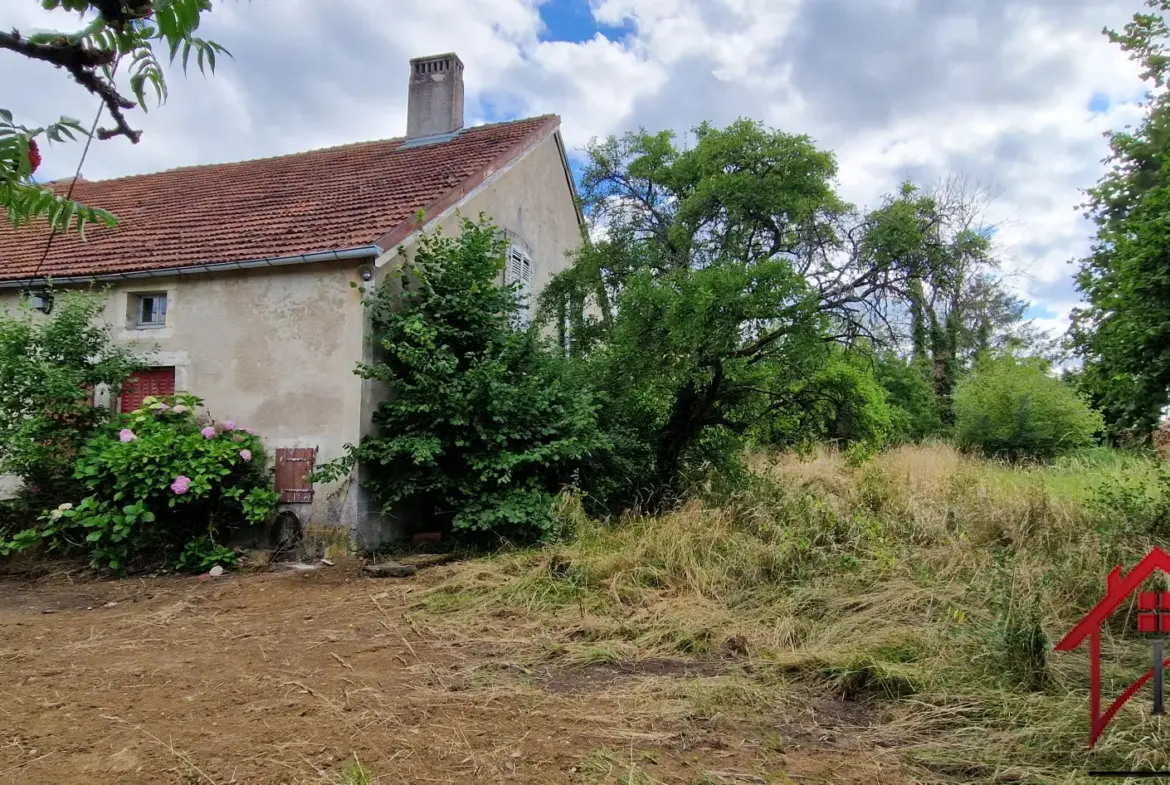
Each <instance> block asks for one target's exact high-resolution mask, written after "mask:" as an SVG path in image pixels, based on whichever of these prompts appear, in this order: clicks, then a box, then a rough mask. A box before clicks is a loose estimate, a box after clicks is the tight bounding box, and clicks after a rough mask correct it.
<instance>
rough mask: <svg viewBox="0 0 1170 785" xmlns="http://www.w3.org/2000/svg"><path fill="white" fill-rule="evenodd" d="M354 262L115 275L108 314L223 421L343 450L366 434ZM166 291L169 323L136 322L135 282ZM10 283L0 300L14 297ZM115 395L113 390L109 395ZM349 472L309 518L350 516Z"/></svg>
mask: <svg viewBox="0 0 1170 785" xmlns="http://www.w3.org/2000/svg"><path fill="white" fill-rule="evenodd" d="M357 264H358V263H357V262H349V263H345V262H335V263H329V264H305V265H296V266H289V267H276V268H268V269H263V270H246V271H237V272H231V273H222V274H215V275H188V276H183V277H182V278H155V279H139V280H131V281H125V282H119V283H117V284H115V285H113V286H111V287H110V290H109V291H110V294H109V299H108V301H107V305H106V308H105V313H104V318H105V320H106V321H108V322H109V323H110V324H112V325H114V327H115V329H114V338H115V340H116V341H117V342H119V343H121V344H125V345H129V346H133V347H135V348H137V349H139V350H141V351H142V352H144V353H148V354H149V357H150V361H149V364H151V365H157V366H174V367H175V387H176V390H178V391H187V392H191V393H193V394H195V395H198V396H200V397H201V398H203V400H204V403H205V405H206V407H207V410H208V412H209V413H210V414H211V416H212V417H214V418H215V419H216V420H218V421H223V420H228V419H232V420H235V421H236V422H237V423H239V424H240V425H241V426H245V425H246V426H248V427H250V428H252V429H253V430H255V431H256V432H257V433H258V434H259V435H260V436H261V437H262V438H263V440H264V442H265V445H266V447H267V448H268V449H269V451H270V458H271V450H273V449H274V448H276V447H318V448H319V452H318V459H319V461H325V460H329V459H331V458H336V457H338V456H339V455H340V454H341V450H342V446H343V445H344V444H345V443H346V442H352V441H355V440H356V439H357V437H358V418H359V413H360V407H361V380H360V379H358V377H356V376H355V375H354V374H353V368H354V366H355V364H356V363H357V362H358V360H359V359H360V358H361V346H362V320H363V316H362V311H363V309H362V306H361V298H360V295H359V293H358V292H357V290H355V289H353V288H352V287H351V286H350V285H349V284H350V281H357V280H358V279H357V276H356V274H355V268H356V266H357ZM162 291H165V292H166V293H167V300H168V302H167V317H166V326H165V327H161V328H147V329H141V328H137V329H136V328H134V327H133V323H132V320H131V319H130V318H129V314H130V313H131V305H130V304H131V303H132V302H133V301H134V299H135V296H136V295H137V294H142V293H149V292H162ZM16 298H17V294H16V292H15V291H14V290H11V289H5V290H0V305H4V306H9V307H12V306H15V304H16ZM113 403H115V404H116V402H113ZM350 486H351V483H348V482H343V483H339V484H336V485H333V486H321V485H318V486H317V487H316V489H315V490H316V493H315V494H314V500H313V504H312V505H311V507H310V506H307V505H294V506H293V507H292V508H291V509H293V510H294V511H295V512H297V513H298V515H299V516H300V517H301V519H302V520H307V521H309V522H315V521H319V522H331V521H336V520H339V519H340V520H345V519H346V518H347V517H348V515H347V513H346V510H345V505H346V504H350V505H352V504H353V503H354V501H353V494H352V488H351V487H350Z"/></svg>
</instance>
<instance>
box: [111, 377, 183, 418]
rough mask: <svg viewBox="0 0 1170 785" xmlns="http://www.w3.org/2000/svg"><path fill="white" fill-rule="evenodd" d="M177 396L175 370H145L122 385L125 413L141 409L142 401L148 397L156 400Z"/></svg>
mask: <svg viewBox="0 0 1170 785" xmlns="http://www.w3.org/2000/svg"><path fill="white" fill-rule="evenodd" d="M174 394H175V369H174V367H173V366H172V367H167V368H144V369H142V370H141V371H135V372H134V373H132V374H130V378H129V379H127V380H126V381H125V382H123V383H122V405H121V407H120V408H121V410H122V411H123V412H132V411H134V410H135V409H138V408H141V406H142V401H143V399H144V398H147V397H148V396H151V395H153V396H155V397H156V398H159V397H162V396H164V395H174Z"/></svg>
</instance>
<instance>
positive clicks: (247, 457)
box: [240, 450, 252, 463]
mask: <svg viewBox="0 0 1170 785" xmlns="http://www.w3.org/2000/svg"><path fill="white" fill-rule="evenodd" d="M240 457H241V458H243V459H244V463H247V462H248V461H250V460H252V451H251V450H240Z"/></svg>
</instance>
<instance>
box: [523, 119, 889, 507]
mask: <svg viewBox="0 0 1170 785" xmlns="http://www.w3.org/2000/svg"><path fill="white" fill-rule="evenodd" d="M589 158H590V160H589V164H588V165H587V167H586V169H585V172H584V175H583V178H582V198H583V200H584V203H585V206H586V209H587V210H588V212H589V214H590V217H591V220H592V221H593V222H594V224H595V235H601V236H602V237H603V239H595V240H594V241H591V242H589V243H588V244H587V246H586V247H585V249H584V250H583V251H582V253H581V254H580V257H579V258H578V260H577V261H576V263H575V265H574V266H573V268H572V269H570V270H569V271H567V272H565V273H563V274H562V275H561V276H560V277H559V278H558V279H557V280H556V281H554V282H553V284H552V285H551V286H550V287H549V288H548V289H547V290H546V294H545V296H544V309H543V312H544V313H545V314H546V315H548V316H555V317H556V318H557V319H558V320H559V321H560V322H561V324H562V326H563V328H564V329H566V330H567V333H568V334H567V340H568V343H569V346H570V352H571V353H572V354H574V355H575V356H577V357H579V358H581V359H582V360H583V362H582V364H581V365H580V368H581V373H582V374H583V376H585V377H587V378H586V379H584V383H586V384H589V385H590V386H591V387H593V388H594V389H595V390H596V391H597V394H598V395H599V396H600V398H601V401H600V403H601V404H602V405H601V408H600V410H599V416H600V418H601V420H602V427H603V428H604V429H605V430H606V432H607V433H608V434H609V435H610V437H611V439H612V440H613V442H614V444H616V445H617V449H616V450H615V452H614V453H612V454H611V455H613V456H615V457H616V458H617V460H618V462H619V464H620V465H611V464H606V465H602V464H597V465H595V466H593V467H592V468H591V472H589V473H591V475H592V479H591V480H589V481H588V482H587V487H590V488H591V489H592V490H593V491H594V493H595V494H597V495H600V496H602V497H603V498H605V499H607V500H609V501H610V503H611V504H613V505H614V506H622V505H624V504H629V503H643V504H646V505H647V506H655V505H658V504H660V503H661V502H663V501H665V500H667V499H669V498H670V497H671V496H672V495H673V494H675V493H676V492H677V491H679V490H680V486H681V484H682V483H683V481H684V480H685V478H686V476H687V474H688V467H692V466H695V465H698V464H703V463H705V462H706V461H709V460H714V459H717V458H719V457H720V455H723V456H725V455H726V452H724V451H723V448H724V447H725V446H726V440H725V439H723V438H722V437H721V436H720V434H731V435H735V434H742V433H744V432H746V431H747V430H748V429H750V428H751V426H752V424H753V423H754V422H757V421H758V418H759V417H761V416H768V414H769V413H775V412H778V411H779V410H781V409H783V408H785V407H792V406H798V405H800V403H799V401H800V400H802V396H805V392H804V388H803V387H801V385H800V381H801V379H802V378H807V376H808V375H809V374H812V373H815V372H816V371H817V369H818V368H819V367H821V366H823V364H824V363H825V362H826V361H827V360H828V358H829V356H830V353H829V351H828V345H829V344H831V343H834V342H840V343H844V344H850V343H852V342H854V341H855V340H857V339H859V338H865V337H869V336H872V335H873V333H874V331H875V329H877V328H878V327H880V325H882V323H883V321H884V319H885V316H884V313H885V310H886V305H887V303H888V302H889V301H890V299H891V298H900V297H904V295H905V292H906V285H907V282H908V281H909V274H908V273H909V271H908V269H907V265H906V264H905V263H904V260H903V259H902V258H901V257H900V256H899V255H898V254H897V253H894V252H891V251H890V246H891V243H890V242H889V241H888V240H887V239H886V238H884V237H882V236H881V235H880V233H875V231H874V224H875V222H876V221H878V220H880V222H881V223H882V225H883V226H888V225H890V224H892V223H894V222H897V221H899V220H902V218H901V216H900V215H891V216H878V217H876V218H875V220H872V221H871V220H870V217H869V216H864V215H860V214H858V213H857V212H856V211H855V210H854V209H853V208H852V207H850V206H849V205H848V204H846V203H845V202H843V201H842V200H841V199H840V198H839V197H838V196H837V194H836V193H835V191H834V189H833V185H832V183H833V178H834V176H835V174H836V165H835V162H834V159H833V156H832V155H831V154H830V153H827V152H824V151H822V150H819V149H817V147H816V146H815V145H814V144H813V143H812V141H811V140H810V139H808V138H807V137H803V136H795V135H792V134H786V133H783V132H779V131H773V130H770V129H767V128H765V127H764V126H762V125H760V124H758V123H754V122H751V121H747V120H741V121H738V122H736V123H733V124H732V125H730V126H728V127H727V128H723V129H719V128H715V127H713V126H711V125H707V124H704V125H702V126H700V127H698V128H697V129H695V144H694V146H692V147H690V148H689V149H683V148H680V147H679V146H677V145H676V144H675V140H674V138H673V136H672V135H671V134H670V133H668V132H663V133H657V134H654V133H646V132H639V133H631V134H627V135H626V136H624V137H621V138H611V139H609V140H607V141H604V142H600V143H595V144H593V145H592V146H591V147H590V149H589ZM712 451H714V452H712Z"/></svg>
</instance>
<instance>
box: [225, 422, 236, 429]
mask: <svg viewBox="0 0 1170 785" xmlns="http://www.w3.org/2000/svg"><path fill="white" fill-rule="evenodd" d="M223 429H224V430H225V431H234V430H235V429H236V421H235V420H224V421H223Z"/></svg>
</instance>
